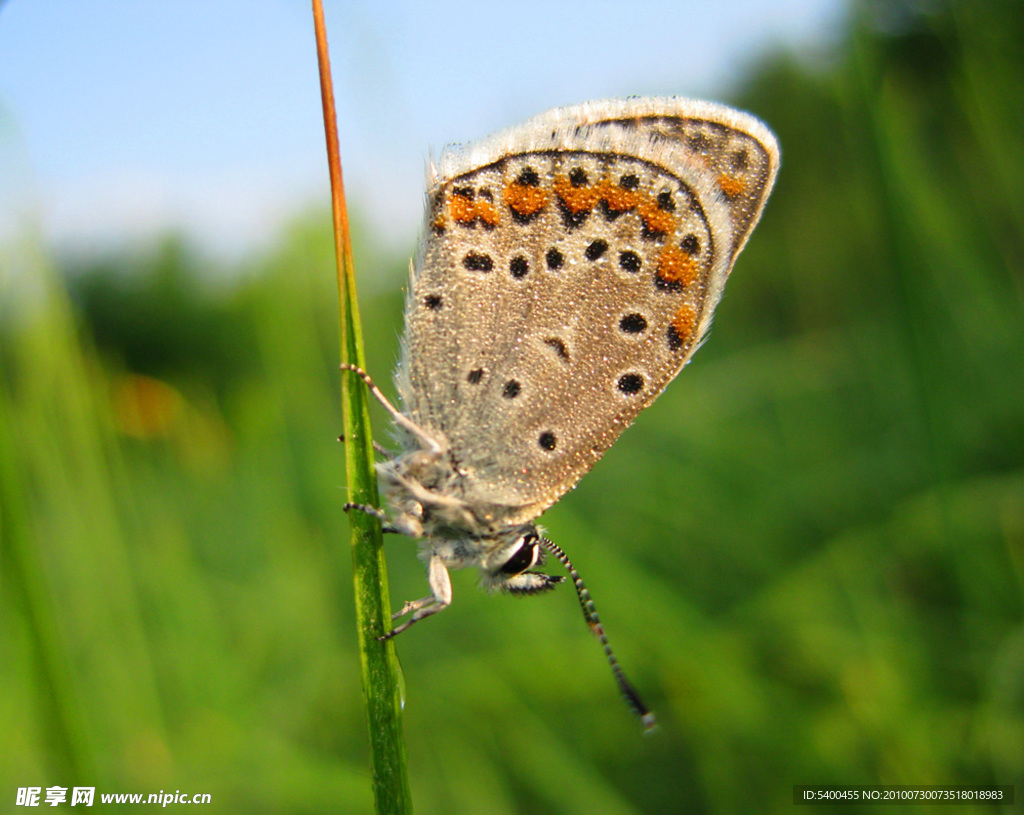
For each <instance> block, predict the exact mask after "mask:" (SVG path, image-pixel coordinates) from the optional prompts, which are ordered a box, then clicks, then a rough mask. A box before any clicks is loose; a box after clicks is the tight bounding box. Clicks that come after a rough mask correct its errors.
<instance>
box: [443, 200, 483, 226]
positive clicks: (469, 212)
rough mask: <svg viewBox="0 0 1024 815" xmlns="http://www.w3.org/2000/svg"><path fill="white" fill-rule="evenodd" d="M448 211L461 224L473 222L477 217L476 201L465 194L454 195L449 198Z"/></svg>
mask: <svg viewBox="0 0 1024 815" xmlns="http://www.w3.org/2000/svg"><path fill="white" fill-rule="evenodd" d="M448 213H449V214H450V215H451V216H452V220H454V221H458V222H459V223H460V224H468V223H472V222H473V221H474V219H475V218H476V203H475V202H474V201H473V199H471V198H467V197H466V196H465V195H452V196H451V197H449V198H448Z"/></svg>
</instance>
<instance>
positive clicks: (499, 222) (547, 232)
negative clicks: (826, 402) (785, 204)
mask: <svg viewBox="0 0 1024 815" xmlns="http://www.w3.org/2000/svg"><path fill="white" fill-rule="evenodd" d="M778 166H779V148H778V144H777V142H776V139H775V137H774V136H773V135H772V133H771V131H769V130H768V128H767V127H766V126H765V125H764V124H762V123H761V122H760V121H759V120H757V119H756V118H754V117H753V116H750V115H748V114H746V113H742V112H739V111H736V110H733V109H732V108H729V107H726V106H723V105H719V104H714V103H710V102H703V101H696V100H691V99H681V98H631V99H624V100H605V101H596V102H587V103H584V104H581V105H576V106H572V107H565V108H558V109H555V110H551V111H549V112H547V113H544V114H541V115H540V116H537V117H535V118H533V119H530V120H529V121H527V122H525V123H523V124H521V125H518V126H516V127H513V128H510V129H508V130H505V131H503V132H501V133H498V134H496V135H494V136H491V137H489V138H487V139H485V140H483V141H480V142H477V143H473V144H468V145H464V146H455V147H449V148H447V149H446V150H445V151H444V152H443V153H442V154H441V156H440V158H439V160H438V161H437V163H436V164H435V165H433V166H432V167H431V178H430V182H429V187H428V190H427V205H426V219H425V225H424V230H423V237H422V238H421V241H420V244H419V248H418V251H417V254H416V257H415V259H414V262H413V265H412V272H411V281H410V284H409V288H408V292H407V299H406V305H405V332H404V335H403V338H402V346H401V347H402V351H401V359H400V362H399V365H398V369H397V372H396V375H395V379H396V383H397V388H398V392H399V395H400V400H401V409H399V408H397V407H395V406H393V405H392V404H391V403H390V402H389V401H388V399H387V398H386V397H385V396H384V394H383V393H381V391H380V390H379V389H378V388H377V387H376V385H374V383H373V381H372V380H371V379H370V377H369V376H368V375H367V374H366V373H365V372H364V371H362V370H360V369H358V368H356V367H355V366H346V367H347V368H348V369H349V370H351V371H352V372H354V373H355V374H357V375H359V376H360V377H362V379H363V380H364V381H365V383H366V385H367V386H368V387H369V388H370V391H371V392H372V394H373V395H374V396H375V397H376V398H377V399H378V401H380V403H381V404H382V405H383V406H384V407H385V408H386V409H387V410H388V412H389V413H390V415H391V417H392V419H393V421H394V427H395V433H396V437H397V439H398V441H399V444H400V448H401V449H400V451H399V452H398V453H397V454H395V455H393V456H390V457H388V458H386V460H384V461H381V462H380V463H379V464H378V465H377V472H378V477H379V480H380V484H381V488H382V492H383V495H384V498H385V502H386V508H385V509H380V508H376V507H369V506H365V505H358V504H349V505H347V506H346V509H358V510H362V511H365V512H370V513H372V514H374V515H376V516H378V517H379V518H381V520H382V521H383V523H384V524H385V530H386V531H390V532H396V533H401V534H404V535H409V536H411V537H413V538H417V539H419V540H420V541H421V551H420V554H421V557H422V558H423V559H424V560H425V561H426V564H427V580H428V584H429V587H430V594H429V595H428V596H427V597H424V598H422V599H420V600H414V601H411V602H408V603H406V604H405V606H404V607H403V608H402V609H401V610H400V611H399V612H398V613H397V614H395V615H394V618H393V619H395V620H403V621H402V622H401V623H400V624H398V625H396V626H395V627H394V628H393V629H392V630H391V631H389V632H388V633H387V634H385V635H384V638H387V637H392V636H395V635H396V634H398V633H400V632H402V631H404V630H406V629H407V628H408V627H409V626H411V625H413V624H414V623H416V622H418V621H420V620H422V619H425V618H426V617H429V616H431V615H433V614H436V613H438V612H439V611H441V610H443V609H445V608H447V607H448V606H449V605H450V604H451V602H452V587H451V581H450V579H449V574H448V572H449V569H460V568H464V567H476V568H478V569H479V570H480V574H481V583H482V585H483V586H484V587H485V588H487V589H489V590H498V591H504V592H509V593H512V594H520V595H527V594H536V593H539V592H543V591H547V590H548V589H551V588H553V587H554V586H555V585H557V584H558V583H560V582H562V580H563V578H562V577H561V576H555V575H549V574H546V573H544V572H542V571H538V570H536V569H535V568H534V567H536V566H538V565H539V564H541V563H542V562H543V561H544V557H545V555H546V554H550V555H553V556H554V557H555V558H557V559H558V560H559V561H560V562H561V563H562V564H563V565H564V566H565V567H566V569H567V570H568V571H569V574H570V576H571V577H572V580H573V583H574V585H575V588H576V591H577V594H578V596H579V600H580V604H581V606H582V607H583V613H584V616H585V617H586V619H587V622H588V623H589V624H590V626H591V629H592V630H593V631H594V633H595V634H596V635H597V636H598V638H599V639H600V640H601V642H602V645H603V646H604V649H605V652H606V655H607V656H608V659H609V662H610V663H611V666H612V670H613V672H614V674H615V677H616V680H617V682H618V684H619V687H620V690H621V691H622V693H623V695H624V696H625V697H626V699H627V701H628V703H629V704H630V706H631V707H632V708H633V710H634V711H635V712H636V713H637V714H638V715H639V716H640V717H641V719H642V720H643V722H644V724H645V725H647V726H651V725H653V721H654V717H653V714H651V712H650V711H649V709H648V708H647V707H646V705H644V703H643V702H642V701H641V699H640V697H639V695H638V693H637V692H636V690H635V688H634V687H633V686H632V684H631V683H630V682H629V681H628V680H627V678H626V676H625V674H624V673H623V672H622V669H621V667H620V666H619V664H618V662H617V660H616V658H615V656H614V654H613V653H612V650H611V648H610V646H609V645H608V640H607V637H606V635H605V632H604V629H603V626H602V625H601V623H600V621H599V618H598V616H597V612H596V610H595V609H594V605H593V602H592V601H591V599H590V595H589V593H588V591H587V589H586V587H585V586H584V584H583V582H582V580H581V579H580V578H579V574H578V572H577V571H576V570H575V568H574V567H573V565H572V563H571V562H570V560H569V558H568V557H567V556H566V554H565V552H564V551H562V549H561V548H560V547H558V546H557V545H556V544H554V543H553V542H552V541H550V540H548V539H547V538H545V537H544V536H543V534H542V531H541V530H540V529H539V528H538V526H537V524H536V520H537V518H538V517H539V516H540V515H541V514H542V513H543V512H544V511H545V510H547V509H548V508H549V507H550V506H551V505H552V504H553V503H555V502H556V501H557V500H558V499H559V498H560V497H561V496H562V495H563V494H565V493H566V492H567V491H568V490H570V489H572V488H573V487H574V486H575V485H576V483H577V482H578V481H579V479H580V478H581V477H582V476H583V475H584V473H586V472H587V471H588V470H589V469H590V468H591V467H593V466H594V464H595V463H596V462H597V460H598V459H599V458H600V457H601V456H602V455H603V454H604V452H605V451H606V450H607V449H608V448H609V447H610V446H611V445H612V444H613V443H614V442H615V440H616V439H617V438H618V437H619V435H620V434H621V433H622V431H623V430H624V429H625V428H626V427H628V426H629V425H630V424H631V423H632V422H633V420H634V419H635V418H636V416H637V414H638V413H639V412H640V411H641V410H643V409H644V408H645V407H647V406H648V405H649V404H651V402H653V401H654V399H655V398H656V397H657V396H658V394H660V393H661V392H662V391H663V390H664V388H665V387H666V385H668V383H669V382H670V381H671V380H672V379H673V378H674V377H675V376H676V374H678V373H679V371H680V370H681V369H682V367H683V366H684V365H685V364H686V363H687V362H688V361H689V360H690V358H691V357H692V355H693V353H694V352H695V351H696V350H697V348H698V347H699V346H700V344H701V343H702V341H703V339H704V338H705V336H706V334H707V332H708V329H709V327H710V325H711V318H712V315H713V313H714V309H715V306H716V305H717V303H718V301H719V299H720V298H721V296H722V289H723V287H724V286H725V281H726V280H727V278H728V277H729V274H730V272H731V270H732V267H733V264H734V262H735V260H736V256H737V255H738V254H739V252H740V250H741V249H742V248H743V246H744V244H745V243H746V241H747V238H748V237H749V236H750V233H751V231H752V230H753V228H754V225H755V224H756V223H757V221H758V219H759V217H760V215H761V212H762V209H763V208H764V205H765V201H766V200H767V198H768V195H769V193H770V191H771V188H772V185H773V183H774V181H775V176H776V173H777V171H778ZM403 618H404V619H403Z"/></svg>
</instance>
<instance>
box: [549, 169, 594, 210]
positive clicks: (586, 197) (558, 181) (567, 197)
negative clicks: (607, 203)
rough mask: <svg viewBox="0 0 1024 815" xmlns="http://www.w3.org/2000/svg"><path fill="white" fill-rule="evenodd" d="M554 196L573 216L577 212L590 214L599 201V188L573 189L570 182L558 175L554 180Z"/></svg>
mask: <svg viewBox="0 0 1024 815" xmlns="http://www.w3.org/2000/svg"><path fill="white" fill-rule="evenodd" d="M555 195H557V196H558V197H559V198H561V199H562V203H563V204H565V206H566V208H567V209H568V210H569V212H571V213H572V214H573V215H575V214H576V213H578V212H590V210H592V209H593V208H594V207H595V206H597V202H598V201H600V200H601V189H600V187H589V186H583V187H574V186H573V185H572V182H570V181H569V179H568V178H567V177H566V176H564V175H560V176H557V177H556V178H555Z"/></svg>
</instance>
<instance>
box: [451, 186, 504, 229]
mask: <svg viewBox="0 0 1024 815" xmlns="http://www.w3.org/2000/svg"><path fill="white" fill-rule="evenodd" d="M448 213H449V214H450V215H451V216H452V220H454V221H456V222H458V223H460V224H471V223H473V221H475V220H476V219H477V218H479V219H480V220H481V221H483V222H484V223H485V224H487V225H488V226H497V225H498V222H499V221H501V216H500V215H499V214H498V210H497V209H495V207H494V204H492V203H491V202H490V201H487V200H485V199H481V200H478V201H474V200H473V199H472V198H469V197H468V196H465V195H459V194H458V193H455V194H454V195H452V196H451V197H449V198H448Z"/></svg>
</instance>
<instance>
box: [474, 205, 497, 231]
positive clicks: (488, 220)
mask: <svg viewBox="0 0 1024 815" xmlns="http://www.w3.org/2000/svg"><path fill="white" fill-rule="evenodd" d="M476 217H477V218H479V219H480V220H481V221H483V222H484V223H485V224H487V225H488V226H497V225H498V222H499V221H500V220H501V216H500V215H498V210H497V209H495V207H494V204H492V203H491V202H490V201H477V202H476Z"/></svg>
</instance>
